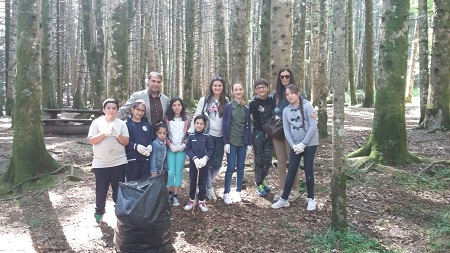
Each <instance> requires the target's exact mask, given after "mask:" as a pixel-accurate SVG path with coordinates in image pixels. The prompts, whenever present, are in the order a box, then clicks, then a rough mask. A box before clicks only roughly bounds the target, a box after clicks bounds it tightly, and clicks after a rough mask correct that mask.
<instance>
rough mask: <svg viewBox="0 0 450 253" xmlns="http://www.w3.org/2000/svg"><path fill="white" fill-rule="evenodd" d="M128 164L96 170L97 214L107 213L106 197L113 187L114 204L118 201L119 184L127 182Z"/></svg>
mask: <svg viewBox="0 0 450 253" xmlns="http://www.w3.org/2000/svg"><path fill="white" fill-rule="evenodd" d="M127 166H128V164H127V163H125V164H122V165H119V166H115V167H108V168H94V174H95V213H98V214H103V213H105V205H106V196H107V195H108V189H109V186H110V185H111V188H112V191H113V194H112V197H113V200H114V203H116V201H117V194H118V191H119V183H120V182H124V181H125V168H126V167H127Z"/></svg>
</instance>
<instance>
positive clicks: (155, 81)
mask: <svg viewBox="0 0 450 253" xmlns="http://www.w3.org/2000/svg"><path fill="white" fill-rule="evenodd" d="M148 89H149V91H150V93H158V92H160V91H161V79H160V78H159V77H158V76H156V75H153V76H151V77H150V79H148Z"/></svg>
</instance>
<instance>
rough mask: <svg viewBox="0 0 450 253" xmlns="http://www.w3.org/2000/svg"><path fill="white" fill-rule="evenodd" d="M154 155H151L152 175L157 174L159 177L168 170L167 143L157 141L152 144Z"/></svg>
mask: <svg viewBox="0 0 450 253" xmlns="http://www.w3.org/2000/svg"><path fill="white" fill-rule="evenodd" d="M152 149H153V151H152V153H151V155H150V173H152V172H156V173H157V174H158V175H159V174H161V172H162V171H163V170H164V169H165V168H167V159H166V157H167V146H166V141H160V140H159V139H155V140H154V141H153V143H152Z"/></svg>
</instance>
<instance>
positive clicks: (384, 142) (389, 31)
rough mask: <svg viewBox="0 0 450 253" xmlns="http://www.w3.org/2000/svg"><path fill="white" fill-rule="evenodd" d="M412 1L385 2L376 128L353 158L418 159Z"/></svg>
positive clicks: (388, 161) (399, 161)
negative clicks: (408, 104)
mask: <svg viewBox="0 0 450 253" xmlns="http://www.w3.org/2000/svg"><path fill="white" fill-rule="evenodd" d="M409 8H410V3H409V0H406V1H405V0H392V1H390V2H389V1H387V2H384V3H383V18H382V20H383V21H382V22H383V24H382V27H383V28H382V36H381V37H382V41H381V45H380V70H379V71H380V72H379V73H380V76H379V78H378V83H377V93H376V103H375V115H374V119H373V127H372V128H373V130H372V132H371V134H370V139H369V141H368V142H367V143H366V144H365V145H364V146H363V147H362V148H360V149H359V150H357V151H355V152H353V153H351V154H350V155H349V157H357V156H370V158H371V159H372V160H373V161H374V162H376V163H380V164H387V165H398V164H405V163H410V162H413V161H417V160H418V159H417V158H416V157H414V156H413V155H412V154H410V153H409V151H408V146H407V133H406V120H405V86H406V79H405V73H406V67H407V66H406V65H407V58H408V57H407V50H408V24H409V19H406V18H405V17H408V15H409Z"/></svg>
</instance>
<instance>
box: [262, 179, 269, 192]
mask: <svg viewBox="0 0 450 253" xmlns="http://www.w3.org/2000/svg"><path fill="white" fill-rule="evenodd" d="M262 185H263V186H264V191H266V192H270V186H269V185H268V184H267V182H266V180H264V181H263V182H262Z"/></svg>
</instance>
